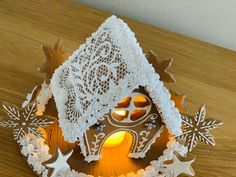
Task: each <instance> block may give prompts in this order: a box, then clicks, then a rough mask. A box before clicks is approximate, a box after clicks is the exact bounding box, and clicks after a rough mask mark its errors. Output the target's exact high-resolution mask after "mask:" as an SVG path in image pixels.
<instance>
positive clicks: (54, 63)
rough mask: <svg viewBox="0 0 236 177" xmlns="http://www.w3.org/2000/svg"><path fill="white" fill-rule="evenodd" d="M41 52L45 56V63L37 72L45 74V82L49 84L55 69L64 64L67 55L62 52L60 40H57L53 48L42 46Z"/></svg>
mask: <svg viewBox="0 0 236 177" xmlns="http://www.w3.org/2000/svg"><path fill="white" fill-rule="evenodd" d="M43 51H44V54H45V56H46V62H45V63H44V64H43V65H42V66H41V67H40V68H39V71H40V72H41V73H46V76H45V82H46V84H49V83H50V79H51V78H52V75H53V73H54V71H55V69H57V68H58V67H59V66H60V65H61V64H62V63H64V61H65V60H66V59H67V58H68V57H69V55H68V54H67V53H65V52H64V50H63V43H62V40H61V39H58V41H57V43H56V44H55V45H54V47H52V46H47V45H44V46H43Z"/></svg>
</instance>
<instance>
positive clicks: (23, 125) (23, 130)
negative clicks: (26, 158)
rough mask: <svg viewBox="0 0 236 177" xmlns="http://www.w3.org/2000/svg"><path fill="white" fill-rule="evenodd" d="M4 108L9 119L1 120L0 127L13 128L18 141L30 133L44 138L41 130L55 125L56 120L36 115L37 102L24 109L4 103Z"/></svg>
mask: <svg viewBox="0 0 236 177" xmlns="http://www.w3.org/2000/svg"><path fill="white" fill-rule="evenodd" d="M3 108H4V110H5V112H6V114H7V115H8V117H9V119H7V120H0V126H2V127H7V128H13V136H14V139H15V140H17V141H19V140H20V139H21V138H22V137H24V136H25V135H27V134H28V133H31V134H34V135H35V136H37V137H42V136H43V134H42V132H40V131H39V128H43V127H47V126H49V125H51V124H53V123H54V118H51V117H48V116H43V117H41V116H37V115H36V112H37V103H36V102H35V101H34V102H32V103H30V104H28V105H27V106H25V107H24V108H18V107H17V106H13V105H9V104H8V103H4V104H3Z"/></svg>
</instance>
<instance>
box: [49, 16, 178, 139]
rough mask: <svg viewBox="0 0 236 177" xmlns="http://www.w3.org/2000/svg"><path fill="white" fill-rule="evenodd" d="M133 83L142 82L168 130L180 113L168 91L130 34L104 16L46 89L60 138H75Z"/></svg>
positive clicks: (119, 22)
mask: <svg viewBox="0 0 236 177" xmlns="http://www.w3.org/2000/svg"><path fill="white" fill-rule="evenodd" d="M138 86H145V88H146V89H147V91H148V92H149V94H150V96H151V98H152V99H153V102H154V103H155V104H156V106H157V108H158V109H159V112H160V114H161V116H162V119H163V121H164V122H165V123H166V126H167V128H168V130H169V132H170V133H171V134H174V135H179V134H181V129H180V126H181V116H180V114H179V112H178V110H177V109H176V108H175V106H174V103H173V102H172V101H171V100H170V94H169V92H168V90H167V89H166V88H165V87H164V86H163V83H162V82H161V81H160V80H159V75H158V74H157V73H155V71H154V68H153V67H152V65H150V64H149V63H148V61H147V60H146V58H145V56H144V54H143V52H142V49H141V48H140V47H139V44H138V43H137V40H136V38H135V36H134V33H133V32H131V30H130V29H129V27H128V26H127V25H126V24H125V23H124V22H123V21H122V20H121V19H118V18H116V17H115V16H111V17H110V18H108V19H107V20H106V21H105V22H104V23H103V24H102V25H101V26H100V27H99V29H98V30H97V31H96V32H95V33H93V34H92V36H91V37H89V38H88V39H87V40H86V43H85V44H83V45H81V46H80V48H79V49H77V50H76V51H75V52H74V53H73V54H72V56H70V57H69V59H68V60H67V61H66V62H65V63H63V64H62V66H60V67H59V68H58V69H57V70H56V71H55V73H54V75H53V77H52V80H51V88H52V92H53V95H54V98H55V101H56V105H57V109H58V112H59V115H58V116H59V123H60V126H61V128H62V131H63V135H64V138H65V139H66V140H68V141H69V142H75V141H77V139H78V138H79V137H82V136H83V133H84V132H85V131H86V130H87V129H88V128H89V127H90V126H91V125H93V124H95V123H96V122H97V120H98V119H99V118H100V117H102V116H103V115H104V114H106V113H108V112H109V111H110V109H112V108H114V107H115V106H116V105H117V103H118V102H119V101H120V100H121V99H122V98H124V97H125V96H127V95H129V94H130V93H131V92H132V91H133V90H134V89H135V88H137V87H138Z"/></svg>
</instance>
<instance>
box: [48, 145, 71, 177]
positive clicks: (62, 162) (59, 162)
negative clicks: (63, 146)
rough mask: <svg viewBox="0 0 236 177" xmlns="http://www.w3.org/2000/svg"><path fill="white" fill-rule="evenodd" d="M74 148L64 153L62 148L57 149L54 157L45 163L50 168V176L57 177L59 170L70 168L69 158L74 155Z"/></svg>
mask: <svg viewBox="0 0 236 177" xmlns="http://www.w3.org/2000/svg"><path fill="white" fill-rule="evenodd" d="M72 153H73V150H70V151H69V152H67V153H65V155H64V154H62V152H61V150H60V149H59V148H57V151H56V152H55V153H54V155H53V157H52V158H51V159H49V160H48V161H46V162H43V164H44V165H45V166H46V167H48V168H49V172H48V176H50V177H55V176H56V174H57V172H59V171H61V170H66V169H68V168H70V165H69V164H68V163H67V160H68V159H69V158H70V156H71V155H72Z"/></svg>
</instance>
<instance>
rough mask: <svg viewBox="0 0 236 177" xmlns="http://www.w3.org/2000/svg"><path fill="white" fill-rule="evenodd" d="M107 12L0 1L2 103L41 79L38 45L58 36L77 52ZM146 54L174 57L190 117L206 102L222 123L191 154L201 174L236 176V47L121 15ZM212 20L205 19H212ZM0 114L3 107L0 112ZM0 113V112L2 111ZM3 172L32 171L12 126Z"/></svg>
mask: <svg viewBox="0 0 236 177" xmlns="http://www.w3.org/2000/svg"><path fill="white" fill-rule="evenodd" d="M108 16H110V14H108V13H105V12H102V11H99V10H96V9H94V8H91V7H88V6H85V5H82V4H77V3H75V2H71V1H66V0H65V1H62V0H50V1H49V0H29V1H26V0H22V1H16V0H15V1H12V0H2V1H0V81H1V84H0V100H1V101H5V100H7V101H9V102H11V103H15V104H17V105H20V104H21V103H22V101H23V99H24V97H25V95H26V93H27V92H28V91H29V90H30V89H31V88H33V86H34V85H36V84H40V83H41V82H42V81H43V76H42V75H41V74H40V73H39V72H38V71H37V68H38V67H39V65H40V64H41V63H43V62H44V60H45V58H44V55H43V52H42V50H41V46H42V44H45V43H46V44H52V43H54V42H55V41H56V40H57V38H58V37H61V38H63V40H64V43H65V49H66V50H67V51H68V52H72V51H74V50H75V49H76V48H78V47H79V45H80V44H82V43H83V42H84V41H85V39H86V37H88V36H89V35H90V34H91V33H92V32H94V31H96V29H97V27H98V26H99V25H100V24H101V23H102V22H103V21H104V19H105V18H107V17H108ZM124 20H125V21H126V22H127V23H128V25H129V26H130V28H131V29H132V30H133V31H134V32H135V33H136V36H137V38H138V41H139V42H140V45H141V47H142V48H143V50H144V51H145V52H146V51H148V50H150V49H151V50H153V51H154V52H156V53H158V54H159V56H160V57H162V58H166V57H173V58H174V63H173V66H172V68H171V71H172V73H174V75H175V76H176V79H177V83H176V84H169V85H168V87H171V88H175V89H176V90H177V91H179V92H182V93H186V94H187V98H186V108H187V111H188V113H191V114H193V113H194V111H195V109H196V108H197V107H199V106H200V105H202V104H203V103H204V104H206V105H207V113H208V117H214V118H218V119H221V120H223V121H224V125H223V126H221V127H220V128H218V129H216V130H214V131H212V132H213V134H214V136H215V140H216V143H217V146H216V147H211V146H207V145H205V144H203V143H200V144H199V145H198V147H197V148H196V149H195V150H194V151H193V152H192V154H195V155H196V156H197V159H196V162H195V163H194V165H193V167H194V169H195V171H196V174H197V176H199V177H205V176H207V177H213V176H217V177H219V176H225V177H230V176H231V177H232V176H236V128H235V126H236V117H235V115H236V52H233V51H230V50H227V49H224V48H220V47H217V46H214V45H211V44H208V43H205V42H201V41H198V40H195V39H191V38H189V37H185V36H182V35H179V34H176V33H172V32H169V31H166V30H163V29H160V28H156V27H153V26H150V25H146V24H143V23H139V22H135V21H133V20H129V19H127V18H124ZM209 25H210V24H209ZM1 112H2V109H1ZM1 115H2V113H1ZM0 176H4V177H19V176H24V177H29V176H34V173H33V172H32V170H31V169H30V168H29V167H28V165H27V163H26V162H25V159H24V158H22V156H21V154H20V152H19V149H18V146H17V145H16V143H15V141H14V140H13V138H12V133H11V130H8V129H3V128H1V129H0Z"/></svg>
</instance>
